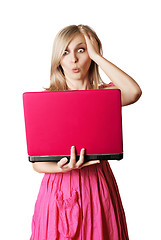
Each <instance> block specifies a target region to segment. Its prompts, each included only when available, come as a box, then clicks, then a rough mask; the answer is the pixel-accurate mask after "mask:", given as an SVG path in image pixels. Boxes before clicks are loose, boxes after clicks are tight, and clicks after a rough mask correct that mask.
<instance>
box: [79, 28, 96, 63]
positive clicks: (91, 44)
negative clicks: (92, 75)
mask: <svg viewBox="0 0 161 240" xmlns="http://www.w3.org/2000/svg"><path fill="white" fill-rule="evenodd" d="M81 32H82V34H83V36H84V38H85V40H86V44H87V51H88V54H89V57H90V58H91V59H92V60H93V61H94V59H95V56H97V55H100V52H99V47H98V43H97V40H96V39H95V38H94V37H93V36H92V35H91V34H90V33H87V32H86V31H85V30H84V29H83V27H82V28H81Z"/></svg>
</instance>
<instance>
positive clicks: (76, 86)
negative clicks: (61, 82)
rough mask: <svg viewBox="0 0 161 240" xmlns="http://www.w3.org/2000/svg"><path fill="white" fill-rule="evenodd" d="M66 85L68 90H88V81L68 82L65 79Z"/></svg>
mask: <svg viewBox="0 0 161 240" xmlns="http://www.w3.org/2000/svg"><path fill="white" fill-rule="evenodd" d="M66 84H67V86H68V88H69V90H88V89H90V84H89V81H87V80H84V81H82V80H69V79H66Z"/></svg>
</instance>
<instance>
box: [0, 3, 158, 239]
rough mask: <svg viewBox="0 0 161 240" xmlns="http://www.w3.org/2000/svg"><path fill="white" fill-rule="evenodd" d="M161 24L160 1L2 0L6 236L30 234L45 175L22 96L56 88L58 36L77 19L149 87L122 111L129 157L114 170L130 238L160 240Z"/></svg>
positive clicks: (0, 178) (0, 118)
mask: <svg viewBox="0 0 161 240" xmlns="http://www.w3.org/2000/svg"><path fill="white" fill-rule="evenodd" d="M160 21H161V17H160V11H159V1H156V0H154V1H153V2H152V1H149V0H146V1H145V0H135V1H134V0H133V1H129V0H123V1H119V0H118V1H117V0H113V1H103V0H100V1H98V2H96V1H95V2H93V1H91V2H90V1H84V0H82V1H74V0H72V1H70V0H69V1H48V0H47V1H42V0H39V1H38V0H32V1H31V0H28V1H23V0H21V1H20V0H15V1H11V0H8V1H1V3H0V24H1V28H0V29H1V30H0V31H1V37H0V69H1V70H0V87H1V88H0V92H1V94H0V140H1V144H0V149H1V150H0V152H1V161H0V169H1V171H0V172H1V173H0V184H1V186H0V196H1V197H0V218H1V231H0V239H3V240H9V239H16V240H22V239H23V240H27V239H29V238H30V234H31V220H32V215H33V211H34V204H35V201H36V198H37V194H38V191H39V186H40V183H41V179H42V177H43V174H38V173H36V172H34V171H33V169H32V166H31V163H29V162H28V159H27V149H26V139H25V128H24V118H23V106H22V93H23V92H24V91H39V90H40V91H41V90H43V87H48V86H49V76H50V60H51V51H52V44H53V39H54V37H55V35H56V33H57V32H58V31H59V30H60V29H61V28H63V27H65V26H67V25H70V24H87V25H89V26H91V27H92V28H94V29H95V31H96V32H97V34H98V36H99V37H100V39H101V41H102V44H103V50H104V57H106V58H107V59H108V60H109V61H111V62H113V63H114V64H116V65H117V66H118V67H120V68H121V69H122V70H124V71H125V72H127V73H128V74H129V75H131V76H132V77H133V78H134V79H135V80H136V81H137V82H138V83H139V85H140V86H141V88H142V91H143V94H142V97H141V99H140V100H139V101H138V102H137V103H135V104H134V105H131V106H127V107H124V108H123V111H122V113H123V136H124V159H123V160H122V161H120V162H117V161H115V162H111V167H112V169H113V172H114V175H115V177H116V180H117V182H118V185H119V189H120V194H121V197H122V201H123V205H124V209H125V212H126V218H127V223H128V230H129V236H130V240H143V239H146V240H151V239H161V233H160V215H161V207H160V203H161V194H160V182H161V175H160V169H161V163H160V162H161V157H160V156H161V155H160V150H159V147H160V142H161V141H160V136H161V128H160V123H161V114H160V113H159V112H160V102H161V101H160V86H161V84H160V81H161V79H160V55H161V48H160V42H161V37H160V36H161V35H160V33H159V29H160V25H159V22H160ZM101 74H102V77H103V80H104V81H106V82H109V79H108V78H107V77H106V76H105V75H104V74H103V73H101ZM65 142H66V139H64V143H63V144H65Z"/></svg>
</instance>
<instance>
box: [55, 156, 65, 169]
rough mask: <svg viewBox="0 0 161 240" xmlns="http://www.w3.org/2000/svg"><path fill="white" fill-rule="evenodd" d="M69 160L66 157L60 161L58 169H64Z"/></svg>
mask: <svg viewBox="0 0 161 240" xmlns="http://www.w3.org/2000/svg"><path fill="white" fill-rule="evenodd" d="M67 161H68V159H67V158H66V157H64V158H62V159H60V161H59V162H57V165H58V167H60V168H62V167H63V166H64V165H65V164H66V163H67Z"/></svg>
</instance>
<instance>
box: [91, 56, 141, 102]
mask: <svg viewBox="0 0 161 240" xmlns="http://www.w3.org/2000/svg"><path fill="white" fill-rule="evenodd" d="M95 62H96V63H97V64H98V65H99V66H100V68H101V69H102V70H103V71H104V73H105V74H106V75H107V76H108V77H109V78H110V80H111V81H112V82H113V84H114V85H115V86H116V88H118V89H120V90H121V101H122V106H126V105H129V104H132V103H134V102H136V101H137V100H138V99H139V98H140V96H141V94H142V91H141V89H140V87H139V85H138V84H137V83H136V81H135V80H134V79H133V78H131V77H130V76H129V75H128V74H127V73H125V72H123V71H122V70H121V69H120V68H118V67H117V66H115V65H114V64H113V63H111V62H109V61H108V60H107V59H105V58H104V57H102V56H100V55H96V56H95Z"/></svg>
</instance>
